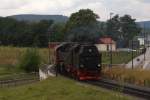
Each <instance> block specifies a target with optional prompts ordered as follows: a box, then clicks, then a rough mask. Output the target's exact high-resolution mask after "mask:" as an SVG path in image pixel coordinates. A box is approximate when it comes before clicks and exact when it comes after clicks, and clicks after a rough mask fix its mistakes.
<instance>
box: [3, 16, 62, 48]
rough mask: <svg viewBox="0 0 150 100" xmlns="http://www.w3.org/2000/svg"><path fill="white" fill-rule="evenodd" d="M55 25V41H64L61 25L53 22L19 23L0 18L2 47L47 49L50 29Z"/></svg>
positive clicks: (10, 19)
mask: <svg viewBox="0 0 150 100" xmlns="http://www.w3.org/2000/svg"><path fill="white" fill-rule="evenodd" d="M52 25H53V28H54V34H55V35H58V36H57V37H56V36H55V35H53V38H54V39H53V41H61V40H62V38H61V37H62V36H61V35H62V28H63V26H62V25H61V24H53V21H52V20H50V21H47V20H42V21H40V22H28V21H17V20H15V19H12V18H0V45H13V46H25V47H28V46H38V47H46V46H47V45H48V41H49V28H50V27H51V26H52Z"/></svg>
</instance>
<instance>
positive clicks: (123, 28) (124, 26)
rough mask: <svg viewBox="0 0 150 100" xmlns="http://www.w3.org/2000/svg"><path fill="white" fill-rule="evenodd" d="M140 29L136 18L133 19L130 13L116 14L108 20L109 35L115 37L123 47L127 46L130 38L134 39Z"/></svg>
mask: <svg viewBox="0 0 150 100" xmlns="http://www.w3.org/2000/svg"><path fill="white" fill-rule="evenodd" d="M140 31H141V29H140V28H139V27H138V25H137V24H136V22H135V19H132V17H131V16H130V15H124V16H122V17H119V15H115V16H114V17H113V18H112V19H110V20H108V21H107V31H106V33H107V35H108V36H111V37H113V39H115V40H116V41H118V43H121V45H122V46H123V47H127V46H128V44H129V40H132V39H133V37H134V36H136V35H137V34H138V33H140Z"/></svg>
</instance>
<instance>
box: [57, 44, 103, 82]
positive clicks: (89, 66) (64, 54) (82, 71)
mask: <svg viewBox="0 0 150 100" xmlns="http://www.w3.org/2000/svg"><path fill="white" fill-rule="evenodd" d="M55 55H56V66H57V69H58V72H59V73H63V74H64V73H67V74H69V75H71V76H72V77H74V78H76V79H78V80H89V79H90V80H98V79H100V73H101V54H100V53H99V51H98V49H97V47H96V46H95V45H94V44H89V43H84V44H79V43H63V44H61V45H59V46H58V47H57V48H56V50H55Z"/></svg>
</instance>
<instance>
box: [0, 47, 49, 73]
mask: <svg viewBox="0 0 150 100" xmlns="http://www.w3.org/2000/svg"><path fill="white" fill-rule="evenodd" d="M27 49H28V48H16V47H2V46H1V47H0V75H6V74H14V73H19V70H18V69H17V68H16V65H17V63H18V61H19V59H20V57H21V55H22V54H23V53H24V52H25V51H26V50H27ZM38 50H39V54H40V56H41V59H42V63H48V62H49V51H48V49H45V48H44V49H42V48H41V49H38Z"/></svg>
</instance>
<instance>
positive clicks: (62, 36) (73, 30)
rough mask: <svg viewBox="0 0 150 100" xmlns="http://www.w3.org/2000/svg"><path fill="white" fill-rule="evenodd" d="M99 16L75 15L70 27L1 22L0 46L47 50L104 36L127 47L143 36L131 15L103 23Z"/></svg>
mask: <svg viewBox="0 0 150 100" xmlns="http://www.w3.org/2000/svg"><path fill="white" fill-rule="evenodd" d="M98 18H99V16H98V15H97V14H95V13H94V12H93V11H92V10H90V9H81V10H79V11H78V12H76V13H73V14H72V15H71V16H70V18H69V20H68V21H67V22H66V23H57V24H56V23H55V24H54V22H53V21H52V20H50V21H46V20H42V21H40V22H27V21H17V20H15V19H11V18H0V43H1V44H2V45H14V46H33V45H36V46H39V47H45V46H47V44H48V41H49V39H50V40H51V41H54V42H56V41H58V42H59V41H73V42H87V41H88V42H89V41H90V42H96V40H97V39H98V38H99V37H101V36H111V37H113V39H114V40H115V41H119V43H121V42H122V43H123V44H122V45H124V46H127V44H128V41H129V40H131V39H132V38H133V37H134V36H135V35H137V34H138V33H139V32H140V30H141V29H140V28H139V27H138V26H137V24H136V23H135V19H132V17H131V16H130V15H124V16H122V17H120V16H119V15H115V16H114V17H113V18H111V19H109V20H107V22H100V21H98V20H97V19H98Z"/></svg>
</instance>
